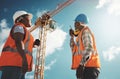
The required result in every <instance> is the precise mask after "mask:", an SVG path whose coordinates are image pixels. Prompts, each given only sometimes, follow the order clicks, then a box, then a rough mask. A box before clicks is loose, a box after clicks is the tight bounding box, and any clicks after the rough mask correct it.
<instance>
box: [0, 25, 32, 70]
mask: <svg viewBox="0 0 120 79" xmlns="http://www.w3.org/2000/svg"><path fill="white" fill-rule="evenodd" d="M17 26H19V27H20V26H21V27H23V28H24V30H25V37H24V40H23V42H22V44H23V45H24V51H25V53H26V58H27V62H28V71H31V70H32V63H33V57H32V48H33V42H34V39H33V36H32V35H31V34H30V32H29V31H28V30H27V29H26V28H25V26H24V25H23V24H21V23H18V24H15V25H14V26H13V28H12V29H11V31H12V30H13V29H14V27H17ZM11 34H12V33H11V32H10V34H9V36H8V38H7V40H6V42H5V44H4V47H3V50H2V53H1V56H0V67H2V66H17V67H22V57H21V56H20V54H19V53H18V51H17V48H16V44H15V41H14V39H13V38H12V36H11Z"/></svg>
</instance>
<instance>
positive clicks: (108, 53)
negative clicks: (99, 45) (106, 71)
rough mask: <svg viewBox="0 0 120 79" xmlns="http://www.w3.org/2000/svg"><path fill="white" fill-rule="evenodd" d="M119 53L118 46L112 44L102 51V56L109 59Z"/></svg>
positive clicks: (119, 48)
mask: <svg viewBox="0 0 120 79" xmlns="http://www.w3.org/2000/svg"><path fill="white" fill-rule="evenodd" d="M118 55H120V47H115V46H112V47H111V48H109V49H108V50H106V51H103V57H104V59H105V60H106V61H111V60H113V59H115V58H116V56H118Z"/></svg>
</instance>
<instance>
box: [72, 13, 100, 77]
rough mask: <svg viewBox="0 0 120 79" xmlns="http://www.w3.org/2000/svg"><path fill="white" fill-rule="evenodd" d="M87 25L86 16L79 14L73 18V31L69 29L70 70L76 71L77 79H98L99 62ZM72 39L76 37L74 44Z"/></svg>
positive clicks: (92, 36)
mask: <svg viewBox="0 0 120 79" xmlns="http://www.w3.org/2000/svg"><path fill="white" fill-rule="evenodd" d="M87 24H88V18H87V16H86V15H85V14H79V15H78V16H77V17H76V18H75V25H74V26H75V31H73V30H72V29H70V36H71V39H70V47H71V50H72V66H71V68H72V69H75V70H76V77H77V79H98V75H99V73H100V60H99V56H98V52H97V48H96V43H95V38H94V35H93V33H92V32H91V30H90V29H89V28H88V26H87ZM74 37H76V42H74Z"/></svg>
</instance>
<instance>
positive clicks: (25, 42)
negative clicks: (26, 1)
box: [0, 11, 41, 79]
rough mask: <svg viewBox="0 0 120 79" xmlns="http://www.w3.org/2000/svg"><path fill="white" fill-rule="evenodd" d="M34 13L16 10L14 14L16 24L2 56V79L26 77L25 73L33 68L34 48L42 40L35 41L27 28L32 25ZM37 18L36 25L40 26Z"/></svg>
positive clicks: (0, 57)
mask: <svg viewBox="0 0 120 79" xmlns="http://www.w3.org/2000/svg"><path fill="white" fill-rule="evenodd" d="M31 19H32V14H30V13H28V12H26V11H16V12H15V14H14V15H13V21H14V25H13V27H12V29H11V31H10V34H9V36H8V38H7V40H6V42H5V44H4V47H3V49H2V53H1V56H0V67H1V70H2V77H1V79H25V76H24V75H25V73H26V72H28V71H31V70H32V61H33V57H32V48H33V47H34V46H39V45H40V40H39V39H36V40H35V41H34V38H33V36H32V35H31V33H30V32H29V31H28V30H27V28H28V27H31ZM40 24H41V21H40V20H37V21H36V23H35V26H40Z"/></svg>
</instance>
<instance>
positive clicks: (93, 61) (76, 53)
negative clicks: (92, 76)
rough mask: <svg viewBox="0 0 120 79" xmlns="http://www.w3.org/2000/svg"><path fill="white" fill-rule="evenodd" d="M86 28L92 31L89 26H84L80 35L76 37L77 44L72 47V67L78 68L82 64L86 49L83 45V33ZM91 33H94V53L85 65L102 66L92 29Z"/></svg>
mask: <svg viewBox="0 0 120 79" xmlns="http://www.w3.org/2000/svg"><path fill="white" fill-rule="evenodd" d="M85 29H88V30H89V31H90V29H89V28H88V27H84V28H83V29H82V30H81V31H80V33H79V35H78V36H77V38H76V45H74V47H73V49H72V66H71V69H77V68H78V66H79V65H80V62H81V60H82V53H83V51H84V50H85V48H84V46H83V42H82V33H83V31H84V30H85ZM90 33H91V35H92V39H93V50H94V51H93V53H92V55H91V58H90V59H89V60H88V61H87V63H86V64H85V67H96V68H100V59H99V56H98V52H97V49H96V43H95V39H94V35H93V33H92V32H91V31H90Z"/></svg>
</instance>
